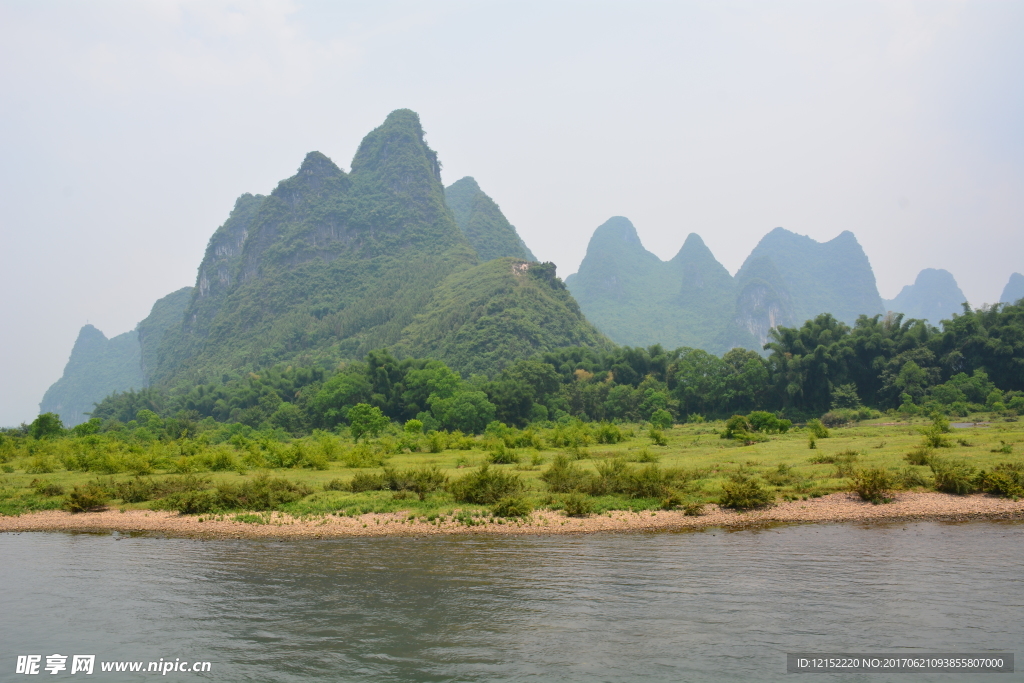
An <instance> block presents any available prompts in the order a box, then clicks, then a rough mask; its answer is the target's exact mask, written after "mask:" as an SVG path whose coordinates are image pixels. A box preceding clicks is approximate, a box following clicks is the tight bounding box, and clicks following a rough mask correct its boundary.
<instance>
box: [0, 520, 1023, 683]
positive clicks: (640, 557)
mask: <svg viewBox="0 0 1024 683" xmlns="http://www.w3.org/2000/svg"><path fill="white" fill-rule="evenodd" d="M0 558H3V560H2V562H0V586H3V593H2V598H0V609H2V614H3V619H2V620H0V643H2V651H0V680H18V679H20V678H22V677H16V676H15V675H14V673H13V672H14V669H15V664H14V661H15V658H16V656H17V655H18V654H33V653H35V654H43V655H46V654H51V653H55V652H58V653H62V654H69V653H82V654H96V655H97V660H98V661H99V660H140V661H141V660H146V661H150V660H156V659H159V658H160V657H163V658H164V659H168V658H170V659H174V658H176V657H181V658H183V659H189V660H209V661H211V662H213V672H212V674H206V675H205V677H206V678H209V679H210V680H218V681H308V680H318V681H319V680H325V681H330V680H366V681H449V680H457V681H483V680H488V681H489V680H495V681H498V680H500V681H505V680H526V679H528V680H536V681H548V680H551V681H720V680H721V681H732V680H759V681H764V680H781V679H783V678H786V677H787V674H786V673H785V668H786V661H785V653H786V652H789V651H803V652H813V651H817V652H842V651H845V652H870V651H882V652H896V651H906V652H914V651H917V652H936V651H942V650H950V651H959V652H981V651H990V650H991V651H999V650H1001V651H1010V652H1013V651H1016V652H1017V653H1018V656H1020V655H1024V647H1021V645H1022V642H1024V610H1022V609H1021V608H1022V607H1024V585H1022V582H1021V579H1020V577H1021V567H1022V566H1024V525H1020V524H996V523H970V524H959V525H952V524H939V523H922V524H905V525H894V526H885V527H878V526H873V527H862V526H857V525H849V524H847V525H816V526H791V527H777V528H773V529H766V530H761V531H737V532H723V531H715V530H710V531H704V532H695V533H652V534H636V535H626V534H615V535H613V534H606V535H589V536H550V537H526V538H509V537H500V538H476V537H468V536H467V537H450V538H436V537H434V538H422V539H415V538H412V539H410V538H375V539H351V540H348V539H345V540H319V541H283V542H282V541H249V540H223V541H198V540H182V539H166V538H152V537H125V536H117V535H84V534H58V533H52V534H44V533H33V534H27V533H26V534H0ZM65 674H66V672H65ZM1017 675H1019V674H1017ZM168 676H170V677H171V678H175V679H196V678H200V676H199V675H197V674H184V673H179V674H173V673H172V674H168ZM1013 677H1014V675H993V674H988V675H979V676H977V677H976V678H977V680H985V681H995V680H1008V679H1012V678H1013ZM151 678H152V674H150V675H149V676H145V675H142V676H140V675H138V674H136V675H135V676H134V677H133V675H131V674H109V675H108V677H107V678H106V679H104V680H117V681H130V680H151ZM816 678H817V679H818V680H829V681H831V680H844V681H845V680H849V681H861V680H869V678H868V677H867V676H857V675H847V676H834V677H830V676H821V675H819V676H817V677H816ZM54 679H56V677H54ZM911 679H912V680H914V681H925V680H935V681H947V680H958V681H959V680H968V678H965V677H963V676H957V677H955V678H954V677H951V676H949V675H939V674H935V675H931V676H930V677H929V676H928V675H922V674H905V675H891V676H889V677H886V676H884V675H877V674H875V675H871V676H870V680H871V681H872V682H875V681H882V680H911Z"/></svg>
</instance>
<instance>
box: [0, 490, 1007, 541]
mask: <svg viewBox="0 0 1024 683" xmlns="http://www.w3.org/2000/svg"><path fill="white" fill-rule="evenodd" d="M239 517H240V518H241V519H238V518H239ZM409 517H410V515H409V513H407V512H397V513H388V514H365V515H359V516H353V517H349V516H340V515H323V516H309V517H292V516H289V515H285V514H282V513H278V512H274V513H261V514H253V513H248V514H243V515H236V514H230V513H229V514H223V515H199V516H197V515H181V514H178V513H175V512H163V511H152V510H126V511H124V512H121V511H119V510H104V511H100V512H84V513H77V514H72V513H69V512H64V511H59V510H48V511H44V512H33V513H28V514H24V515H20V516H16V517H0V532H7V533H10V532H25V531H65V532H94V533H111V532H119V533H128V534H136V533H140V534H155V535H164V536H177V537H208V538H339V537H347V536H426V535H437V534H579V533H596V532H631V531H662V530H688V529H704V528H710V527H721V528H743V527H757V526H764V525H771V524H776V523H822V522H833V523H834V522H868V523H870V522H881V523H884V522H898V521H912V520H939V521H951V522H955V521H971V520H1003V521H1022V520H1024V501H1013V500H1009V499H1006V498H996V497H992V496H988V495H984V494H976V495H969V496H954V495H949V494H945V493H934V492H902V493H899V494H897V495H896V496H895V498H894V500H893V501H892V502H890V503H885V504H878V505H875V504H871V503H866V502H864V501H862V500H860V498H859V497H858V496H857V495H856V494H852V493H833V494H831V495H827V496H822V497H820V498H811V499H808V500H797V501H787V502H782V503H779V504H778V505H775V506H773V507H770V508H767V509H764V510H752V511H747V512H737V511H733V510H728V509H725V508H720V507H719V506H717V505H714V504H709V505H707V506H705V509H704V514H701V515H698V516H687V515H685V514H683V512H681V511H675V510H671V511H664V510H662V511H656V512H652V511H643V512H627V511H619V510H616V511H611V512H606V513H603V514H592V515H588V516H586V517H567V516H565V515H564V514H563V513H561V512H558V511H551V510H538V511H534V512H533V514H532V515H530V517H528V518H523V519H505V520H490V519H489V518H488V519H487V520H485V519H484V518H480V519H477V520H474V522H475V523H474V524H473V525H472V526H469V525H466V524H465V523H463V522H461V521H457V520H454V519H452V518H451V517H448V518H438V519H435V520H432V521H428V520H427V518H425V517H418V518H413V519H410V518H409Z"/></svg>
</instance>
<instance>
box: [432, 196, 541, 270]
mask: <svg viewBox="0 0 1024 683" xmlns="http://www.w3.org/2000/svg"><path fill="white" fill-rule="evenodd" d="M444 196H445V201H446V202H447V204H448V208H449V209H451V212H452V215H453V216H454V217H455V223H456V224H457V225H458V226H459V229H460V230H462V233H463V234H464V235H465V236H466V239H468V240H469V243H470V244H471V245H473V248H474V249H475V250H476V253H477V254H478V255H479V256H480V260H482V261H490V260H492V259H496V258H503V257H506V256H507V257H512V258H521V259H525V260H527V261H536V260H537V258H536V257H535V256H534V255H533V252H532V251H530V249H529V248H528V247H527V246H526V244H525V243H524V242H523V240H522V238H520V237H519V233H518V232H516V229H515V227H514V226H513V225H512V224H511V223H509V222H508V219H506V218H505V215H504V214H503V213H502V212H501V209H500V208H499V207H498V205H497V204H496V203H495V202H494V200H493V199H491V198H490V197H488V196H487V195H486V194H485V193H484V191H483V190H481V189H480V186H479V185H478V184H477V182H476V180H475V179H474V178H472V177H471V176H466V177H465V178H462V179H461V180H457V181H455V182H454V183H452V184H451V185H449V186H448V187H446V188H445V190H444Z"/></svg>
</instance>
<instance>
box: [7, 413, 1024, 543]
mask: <svg viewBox="0 0 1024 683" xmlns="http://www.w3.org/2000/svg"><path fill="white" fill-rule="evenodd" d="M930 426H931V423H930V422H929V421H924V420H919V421H916V422H900V423H885V422H883V421H875V422H868V423H860V424H855V425H849V426H845V427H838V428H833V429H831V430H828V431H829V434H828V436H827V437H822V436H821V433H820V432H819V436H818V438H816V439H814V440H813V441H814V445H815V448H813V449H812V448H810V444H811V441H812V439H811V437H812V435H813V431H814V429H813V428H812V427H804V428H795V429H791V430H790V431H788V432H787V433H781V434H780V433H776V434H763V433H759V432H757V433H750V434H746V435H743V434H741V435H739V436H738V438H731V439H725V438H721V434H722V433H723V432H725V431H726V429H727V425H726V424H725V423H722V422H718V423H703V424H686V425H679V426H675V427H672V428H670V429H665V430H662V431H660V432H659V431H657V430H654V431H652V430H651V429H650V427H649V426H648V425H609V424H583V423H575V424H572V425H563V426H555V427H548V428H539V429H533V430H521V431H520V430H514V429H508V428H501V427H495V428H494V429H492V430H490V431H489V432H488V433H486V434H484V435H480V436H476V437H470V436H465V435H461V434H445V433H440V434H439V433H432V434H429V435H423V434H418V435H417V434H410V433H406V432H402V431H398V430H397V429H396V430H394V433H392V434H390V435H385V436H383V437H381V438H379V439H375V440H372V441H370V442H366V443H360V444H353V443H351V441H350V440H345V439H342V438H341V437H338V436H336V435H331V434H326V433H317V434H314V435H313V436H310V437H306V438H303V439H294V440H278V439H270V438H262V439H260V438H242V439H234V440H233V441H232V442H230V443H220V444H209V443H205V444H204V443H202V442H199V441H179V442H169V443H168V442H158V441H154V442H150V443H143V442H125V441H117V440H113V439H103V438H102V435H91V436H84V437H78V438H70V437H67V438H62V439H56V440H52V441H44V440H40V441H36V440H32V439H26V440H24V441H22V442H20V443H12V442H10V440H8V443H5V444H4V447H5V450H4V451H3V464H2V467H3V472H2V473H0V513H2V514H4V515H19V514H24V513H29V512H33V511H39V510H53V509H60V508H64V509H69V510H75V509H78V510H88V509H100V508H101V507H104V506H105V507H108V508H110V509H114V510H124V511H129V510H167V511H171V512H185V513H193V514H197V515H204V516H206V517H209V516H211V515H219V516H220V518H221V519H223V518H224V516H225V515H229V516H230V517H231V518H232V519H234V518H238V520H239V521H251V522H252V523H254V524H262V523H264V522H265V521H266V517H265V515H266V513H268V512H269V511H271V510H273V511H277V512H279V513H285V514H287V515H289V516H290V518H297V519H303V518H309V517H323V516H325V515H331V516H334V517H338V516H341V517H358V516H361V515H367V514H388V515H398V516H399V517H402V516H404V517H406V518H407V517H409V516H411V517H412V518H414V519H420V518H422V519H424V520H427V521H429V522H435V521H436V520H439V519H442V518H443V519H445V520H451V521H454V522H457V523H459V524H462V525H465V526H472V525H474V524H479V523H481V522H482V521H483V520H485V519H488V520H489V519H492V518H498V519H506V518H508V519H512V518H516V517H519V516H522V515H524V514H526V513H528V512H530V511H531V510H534V511H537V512H535V513H534V514H535V515H536V514H541V513H542V512H543V511H550V512H558V511H561V513H562V514H569V515H570V516H573V517H579V516H586V515H588V514H591V515H602V514H607V513H609V512H611V511H632V512H640V511H655V510H680V511H682V510H685V511H686V512H688V513H690V514H691V515H693V516H699V515H700V514H701V513H702V512H706V511H707V510H702V507H701V506H705V507H707V506H709V505H711V504H715V503H725V504H727V505H732V506H734V507H739V508H754V507H762V505H759V503H760V504H767V505H768V506H770V505H772V504H775V503H783V502H787V501H792V502H799V501H810V500H815V499H817V498H821V497H822V496H826V495H828V494H832V493H836V492H844V491H850V490H851V488H853V487H854V485H855V484H856V482H857V481H858V477H860V478H861V479H863V478H864V475H865V473H871V472H874V473H876V475H877V474H878V473H880V472H881V473H882V474H883V475H884V476H883V477H882V479H883V480H884V481H883V484H884V486H883V487H882V490H881V492H880V493H879V495H878V496H877V500H878V501H884V500H887V499H891V498H892V497H893V496H894V495H895V494H896V492H898V491H916V492H926V491H931V490H934V489H935V488H936V487H938V488H939V489H943V488H945V490H947V491H948V492H953V493H963V494H967V493H972V492H976V491H978V490H979V489H980V488H984V486H983V485H982V480H983V478H984V477H983V476H981V477H980V478H979V475H980V473H982V472H992V471H994V470H997V469H998V468H1000V466H1002V468H1003V469H1004V470H1006V468H1007V464H1009V467H1010V469H1009V470H1006V471H1009V472H1010V473H1011V474H1014V472H1015V470H1013V468H1014V467H1020V463H1022V462H1024V458H1022V455H1021V452H1022V449H1024V426H1022V423H1020V422H992V423H990V424H987V425H978V426H973V427H970V428H966V429H955V428H954V429H951V430H950V431H949V432H947V433H932V434H923V433H922V432H925V431H927V430H928V428H929V427H930ZM929 440H931V441H932V443H931V445H928V441H929ZM275 465H276V467H275ZM285 465H288V466H285ZM1014 476H1018V478H1019V475H1014ZM956 477H959V478H960V480H961V483H964V482H966V483H964V484H963V486H964V487H963V488H962V489H956V487H955V486H954V489H956V490H950V484H949V480H950V479H951V478H952V480H953V484H954V485H955V484H956ZM737 490H738V491H739V493H738V494H737ZM751 491H753V492H754V494H751V495H752V497H751V496H748V499H746V503H747V504H744V500H745V499H744V498H743V495H744V492H746V493H747V494H750V492H751ZM1003 493H1004V495H1007V496H1010V497H1013V496H1014V495H1017V494H1016V493H1015V492H1014V491H1013V490H1011V491H1009V492H1006V491H1003ZM755 494H756V495H755ZM758 496H760V498H759V497H758ZM737 501H738V504H737ZM254 513H262V516H261V515H260V514H254Z"/></svg>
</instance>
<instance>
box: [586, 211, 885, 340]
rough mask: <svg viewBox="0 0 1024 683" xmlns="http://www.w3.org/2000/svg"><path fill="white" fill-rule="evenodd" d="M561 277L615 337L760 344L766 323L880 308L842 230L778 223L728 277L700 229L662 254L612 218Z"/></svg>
mask: <svg viewBox="0 0 1024 683" xmlns="http://www.w3.org/2000/svg"><path fill="white" fill-rule="evenodd" d="M566 285H567V286H568V287H569V290H570V291H571V292H572V293H573V295H574V296H575V297H576V299H577V301H579V302H580V307H581V308H582V310H583V312H584V314H585V315H586V316H587V318H588V319H590V320H591V321H593V322H594V324H595V325H597V326H598V328H600V329H601V330H602V331H604V332H605V334H607V335H608V336H609V337H610V338H611V339H612V340H613V341H615V342H618V343H620V344H628V345H642V346H646V345H650V344H654V343H660V344H662V345H664V346H666V347H669V348H675V347H678V346H692V347H697V348H703V349H706V350H708V351H712V352H714V353H723V352H725V351H727V350H729V349H730V348H733V347H736V346H742V347H747V348H753V349H760V348H761V346H762V345H763V344H764V343H765V341H766V340H767V337H768V332H769V330H771V329H772V328H773V327H776V326H779V325H783V326H792V325H797V324H800V323H802V322H803V321H804V320H807V319H809V318H813V317H814V316H816V315H817V314H819V313H824V312H829V313H832V314H833V315H835V316H836V317H837V318H838V319H840V320H842V321H844V322H847V323H849V324H852V323H853V322H854V321H855V320H856V318H857V316H858V315H861V314H865V313H866V314H869V315H875V314H881V313H884V312H885V306H884V304H883V302H882V299H881V297H879V295H878V290H877V288H876V287H875V276H874V273H873V272H872V271H871V265H870V264H869V263H868V259H867V256H866V255H865V254H864V251H863V249H861V247H860V244H858V243H857V239H856V238H855V237H854V236H853V233H850V232H844V233H842V234H840V235H839V236H838V237H836V238H835V239H833V240H831V241H829V242H825V243H820V242H816V241H814V240H812V239H811V238H809V237H804V236H802V235H797V234H795V233H792V232H789V231H788V230H784V229H782V228H776V229H775V230H772V231H771V232H769V233H768V234H767V235H765V236H764V238H763V239H762V240H761V241H760V242H759V243H758V244H757V246H756V247H754V249H753V251H752V252H751V253H750V255H749V256H748V257H747V259H746V261H744V263H743V265H742V267H741V268H740V269H739V271H738V272H737V273H736V276H735V277H733V276H731V275H730V274H729V272H728V271H727V270H726V269H725V267H724V266H722V265H721V264H720V263H719V262H718V261H717V260H716V259H715V257H714V256H713V255H712V254H711V251H710V250H709V249H708V248H707V247H706V246H705V244H704V242H703V240H701V238H700V237H699V236H698V235H696V234H690V235H689V236H688V237H687V238H686V241H685V242H684V243H683V246H682V248H681V249H680V250H679V253H678V254H676V255H675V256H674V257H673V258H672V259H671V260H669V261H661V259H659V258H658V257H657V256H655V255H654V254H652V253H651V252H649V251H647V250H646V249H645V248H644V246H643V245H642V244H641V242H640V238H639V237H638V236H637V233H636V229H635V228H634V227H633V224H632V223H630V222H629V221H628V220H627V219H625V218H622V217H616V218H612V219H611V220H609V221H608V222H606V223H605V224H604V225H602V226H601V227H599V228H598V229H597V230H596V231H594V235H593V237H592V238H591V240H590V244H589V246H588V247H587V254H586V257H585V258H584V259H583V262H582V263H581V264H580V268H579V271H578V272H577V273H575V274H573V275H570V276H569V277H568V278H566Z"/></svg>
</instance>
